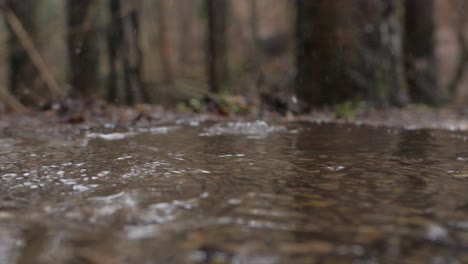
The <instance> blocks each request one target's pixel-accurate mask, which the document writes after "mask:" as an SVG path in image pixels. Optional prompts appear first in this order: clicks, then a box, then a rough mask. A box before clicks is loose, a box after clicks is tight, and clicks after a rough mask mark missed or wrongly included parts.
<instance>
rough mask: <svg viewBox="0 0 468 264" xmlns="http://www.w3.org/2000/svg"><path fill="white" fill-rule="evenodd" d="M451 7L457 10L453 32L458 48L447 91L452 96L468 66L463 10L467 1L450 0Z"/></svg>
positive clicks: (465, 20) (454, 94)
mask: <svg viewBox="0 0 468 264" xmlns="http://www.w3.org/2000/svg"><path fill="white" fill-rule="evenodd" d="M451 2H452V5H453V7H454V8H455V9H456V10H457V19H456V21H455V25H454V27H455V32H456V35H457V42H458V48H459V54H460V55H459V56H458V64H457V67H456V69H455V74H454V75H453V77H452V79H451V80H450V82H449V84H448V91H449V92H450V94H451V95H452V96H456V95H457V88H458V86H459V85H460V83H461V82H462V80H463V77H464V76H465V72H466V69H467V68H468V41H467V39H466V34H465V33H466V26H467V17H466V14H465V12H466V11H467V10H468V2H467V1H466V0H452V1H451Z"/></svg>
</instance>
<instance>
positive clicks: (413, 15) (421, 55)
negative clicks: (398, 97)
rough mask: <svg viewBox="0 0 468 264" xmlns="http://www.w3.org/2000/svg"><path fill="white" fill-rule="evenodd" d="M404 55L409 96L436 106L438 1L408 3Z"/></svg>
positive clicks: (415, 0) (421, 0)
mask: <svg viewBox="0 0 468 264" xmlns="http://www.w3.org/2000/svg"><path fill="white" fill-rule="evenodd" d="M404 54H405V67H406V76H407V80H408V85H409V94H410V96H411V99H412V100H413V101H414V102H420V103H426V104H431V105H434V104H437V103H439V102H440V100H441V99H442V98H441V96H440V91H439V90H438V85H437V74H436V68H437V66H436V59H435V1H434V0H405V35H404Z"/></svg>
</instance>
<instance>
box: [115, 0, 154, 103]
mask: <svg viewBox="0 0 468 264" xmlns="http://www.w3.org/2000/svg"><path fill="white" fill-rule="evenodd" d="M140 5H141V1H140V0H131V1H130V0H125V1H121V0H109V10H110V15H111V23H110V25H109V28H108V38H107V45H108V53H109V81H108V93H107V99H108V100H109V101H110V102H115V101H117V100H118V98H119V96H118V90H119V89H118V87H119V84H120V83H122V84H123V90H124V91H125V103H126V104H128V105H133V104H134V103H136V102H137V101H142V102H145V103H150V102H151V97H150V94H149V93H148V91H147V90H146V87H145V86H144V85H143V81H142V76H141V71H142V65H143V57H142V51H141V47H140V23H139V18H140V10H139V9H140Z"/></svg>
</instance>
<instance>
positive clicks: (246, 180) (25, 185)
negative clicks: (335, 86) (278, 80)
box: [0, 121, 468, 264]
mask: <svg viewBox="0 0 468 264" xmlns="http://www.w3.org/2000/svg"><path fill="white" fill-rule="evenodd" d="M319 262H320V263H350V262H352V263H403V262H407V263H466V262H468V134H467V133H464V132H444V131H430V130H411V131H407V130H393V129H387V128H372V127H357V126H347V125H324V124H322V125H320V124H308V123H293V124H267V123H265V122H260V121H259V122H252V123H247V122H245V123H240V122H230V123H228V122H226V123H206V124H204V123H202V124H199V123H198V122H191V123H189V122H188V123H187V125H184V124H182V125H175V126H166V127H148V128H134V129H129V130H115V129H114V130H111V129H102V130H99V131H82V132H80V133H74V134H73V135H66V134H60V133H59V134H57V135H44V134H41V133H40V132H37V133H36V132H31V131H29V132H25V131H21V130H9V129H4V131H3V132H0V263H103V264H107V263H319Z"/></svg>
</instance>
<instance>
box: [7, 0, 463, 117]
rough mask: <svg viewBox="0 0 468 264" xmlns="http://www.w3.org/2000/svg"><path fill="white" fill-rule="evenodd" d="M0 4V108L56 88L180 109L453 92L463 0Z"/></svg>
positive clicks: (459, 87) (442, 98)
mask: <svg viewBox="0 0 468 264" xmlns="http://www.w3.org/2000/svg"><path fill="white" fill-rule="evenodd" d="M465 2H467V3H465ZM0 5H1V10H2V13H1V14H2V18H3V19H2V20H1V22H0V65H1V66H2V67H0V92H1V93H0V108H1V109H2V110H3V111H5V110H11V109H18V108H21V107H22V105H23V106H33V107H38V106H44V105H47V104H50V102H57V101H63V100H64V98H76V99H80V100H84V101H90V100H95V99H102V100H107V101H109V102H111V103H115V104H119V105H135V104H139V103H152V104H159V105H162V106H164V107H166V108H171V107H175V106H177V105H178V106H181V104H182V105H183V107H186V108H189V109H192V110H194V111H200V108H201V104H214V105H215V106H216V105H217V104H219V100H223V101H224V100H227V101H228V103H229V104H235V105H237V106H238V107H239V108H246V109H248V108H249V106H258V105H265V106H266V107H268V108H269V109H270V110H273V111H278V112H280V113H283V114H284V113H285V112H288V111H292V112H294V113H301V112H304V111H306V110H308V109H309V108H310V107H311V106H323V105H332V104H337V103H343V102H349V101H366V102H368V103H370V104H371V105H375V106H402V105H405V104H408V103H425V104H430V105H440V104H445V103H453V102H455V103H457V104H464V103H466V102H467V97H468V76H467V75H468V74H467V69H466V65H467V62H468V43H467V41H466V36H465V35H466V33H467V32H466V30H467V29H468V25H467V22H466V21H465V20H466V18H465V16H466V14H465V11H466V9H465V6H468V1H467V0H450V1H447V0H408V1H399V0H359V1H340V0H333V1H324V0H317V1H307V0H296V1H291V0H147V1H145V0H120V1H119V0H82V1H81V0H80V1H78V0H75V1H74V0H68V1H63V0H40V1H39V0H21V1H15V0H1V1H0ZM296 95H297V96H296ZM219 98H222V99H219Z"/></svg>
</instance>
